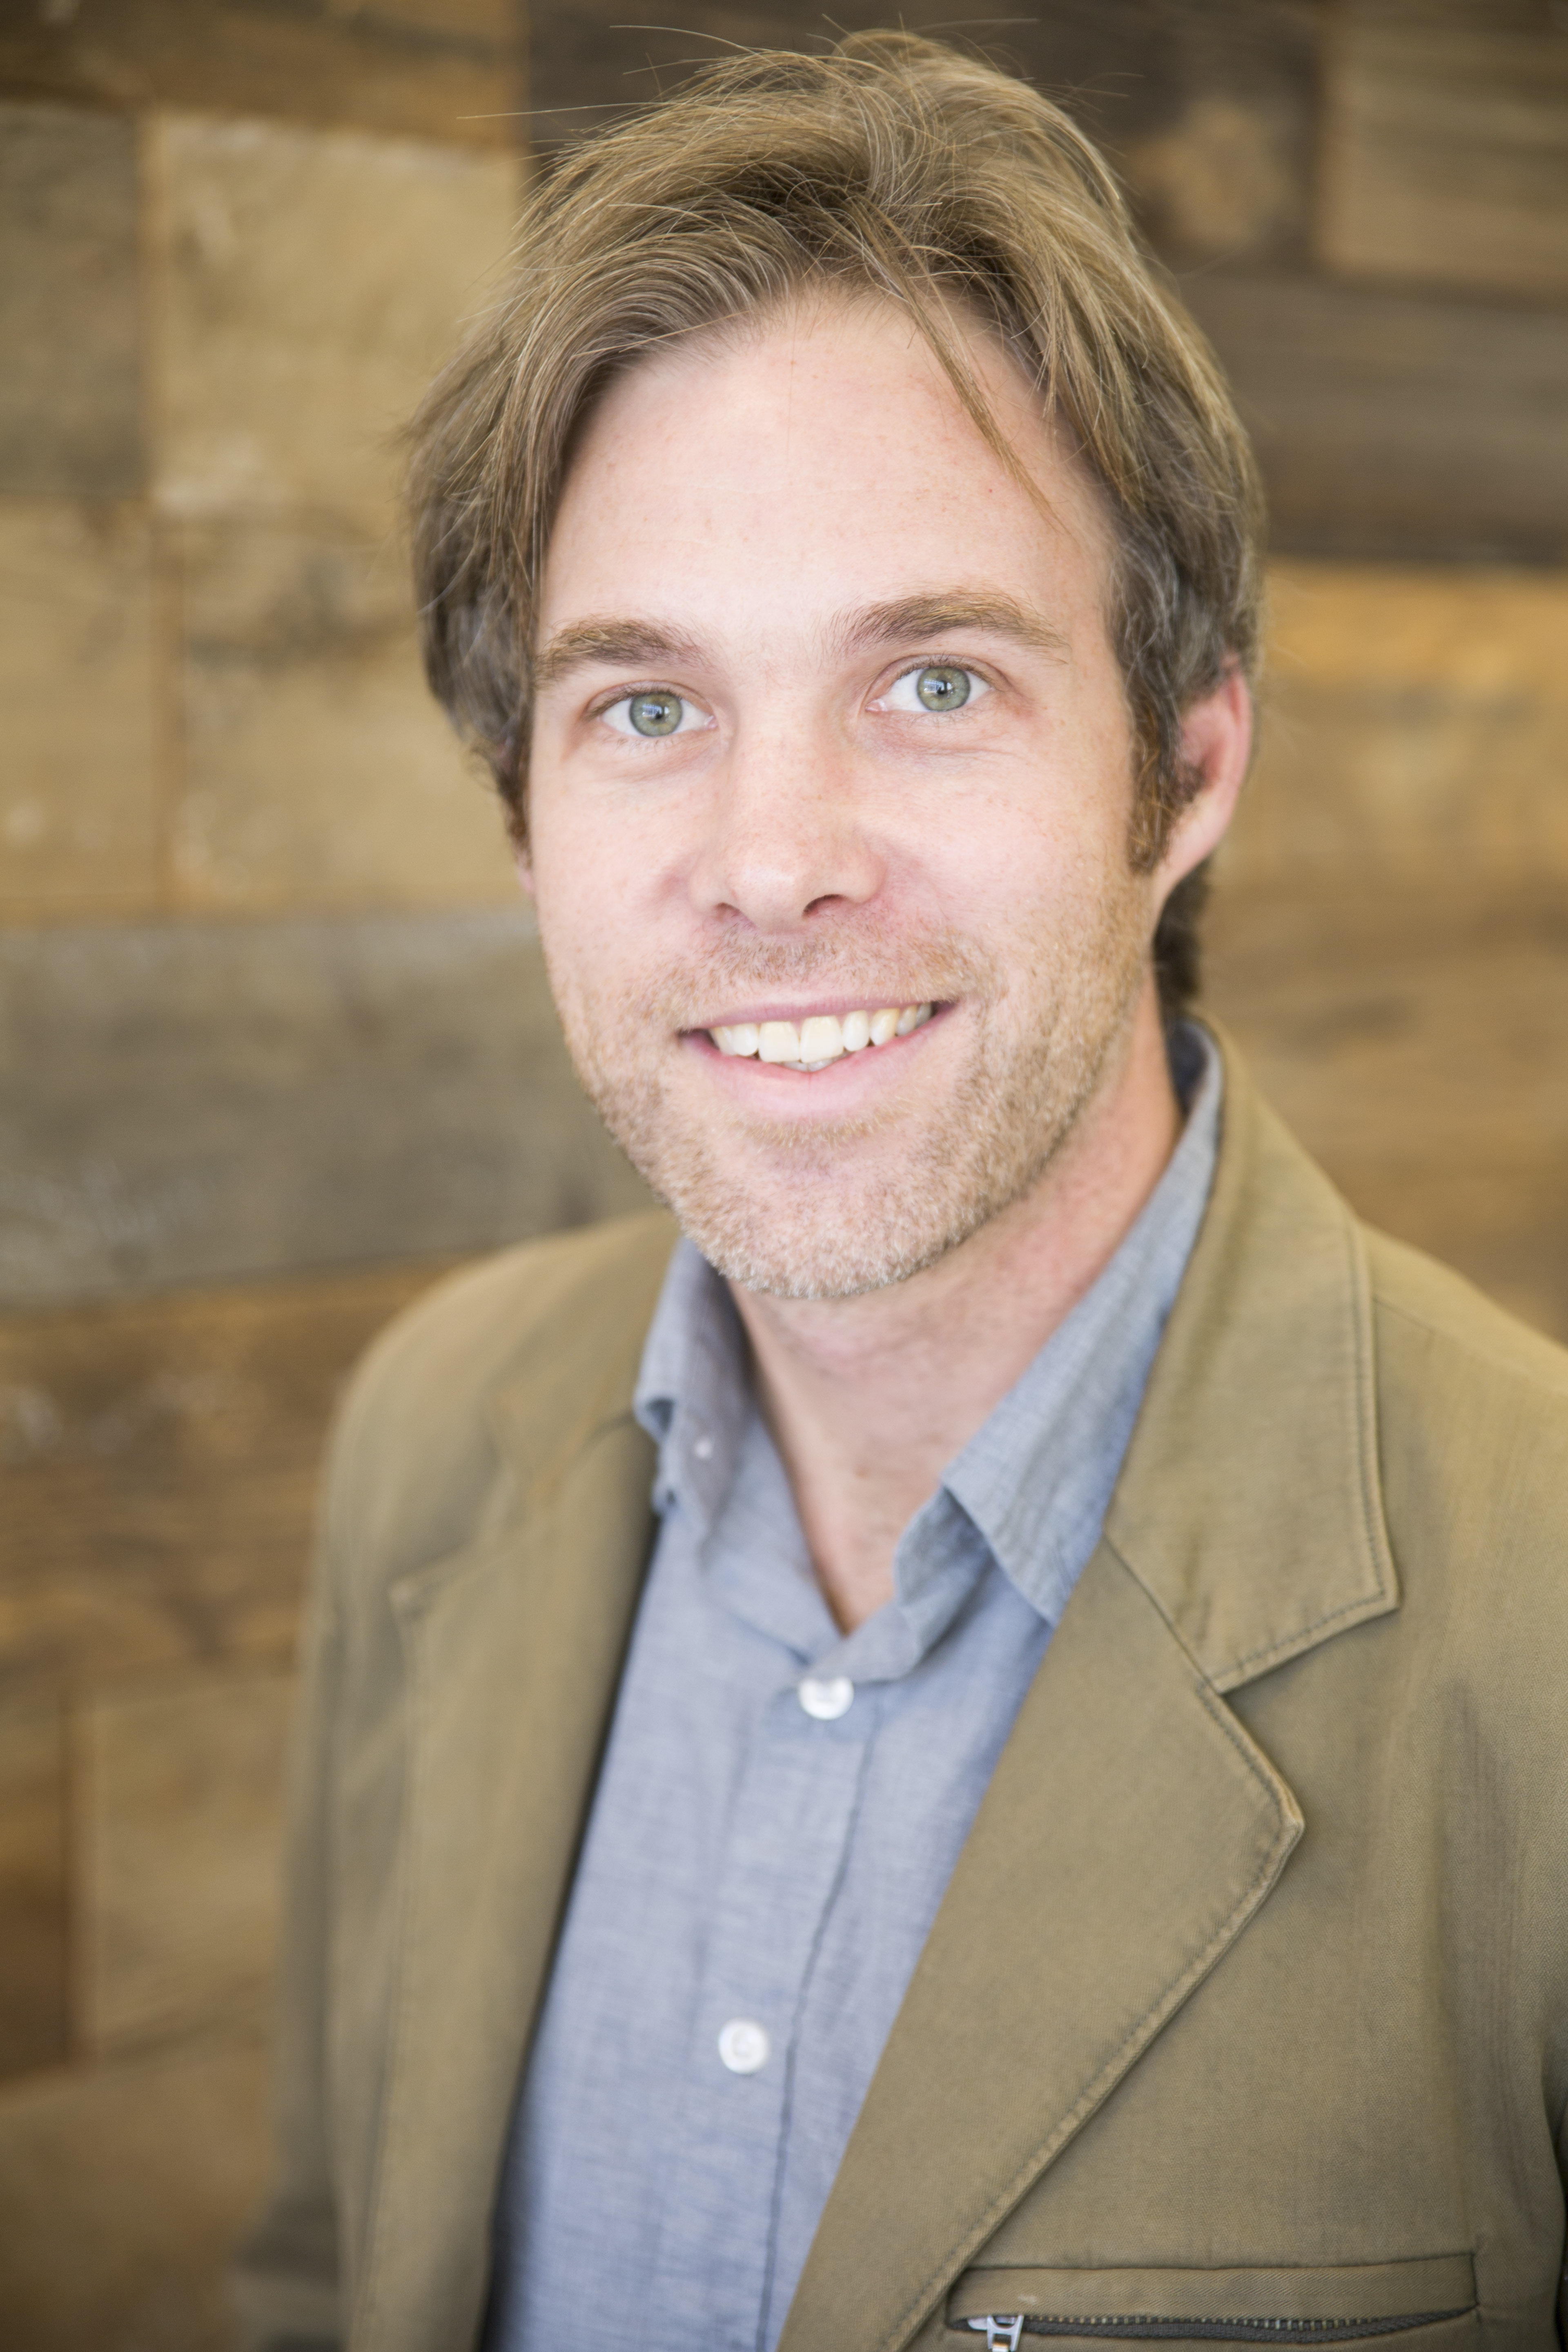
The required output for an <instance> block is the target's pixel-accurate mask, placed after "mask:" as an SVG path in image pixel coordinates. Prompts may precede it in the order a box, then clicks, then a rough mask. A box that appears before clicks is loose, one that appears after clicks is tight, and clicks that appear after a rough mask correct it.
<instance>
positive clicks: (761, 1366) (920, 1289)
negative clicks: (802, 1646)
mask: <svg viewBox="0 0 1568 2352" xmlns="http://www.w3.org/2000/svg"><path fill="white" fill-rule="evenodd" d="M1180 1129H1181V1113H1180V1110H1179V1108H1178V1106H1177V1103H1176V1098H1175V1093H1174V1090H1173V1087H1172V1085H1171V1076H1170V1070H1169V1066H1168V1065H1167V1062H1166V1058H1165V1050H1164V1040H1163V1034H1162V1029H1161V1024H1160V1017H1159V1008H1158V1003H1157V1001H1156V998H1155V993H1154V989H1153V985H1152V982H1150V983H1149V985H1148V986H1147V987H1146V988H1145V990H1144V992H1143V994H1142V997H1141V999H1140V1001H1139V1005H1138V1009H1137V1012H1136V1013H1135V1015H1134V1018H1133V1021H1132V1024H1131V1029H1130V1031H1129V1033H1128V1034H1127V1037H1126V1040H1125V1042H1124V1045H1123V1050H1122V1052H1121V1055H1120V1056H1119V1057H1118V1058H1117V1059H1116V1061H1115V1063H1114V1066H1112V1067H1111V1068H1110V1069H1109V1070H1108V1072H1107V1074H1106V1076H1105V1077H1104V1078H1103V1079H1102V1081H1101V1084H1100V1088H1099V1090H1098V1092H1097V1093H1096V1095H1095V1097H1094V1098H1093V1099H1092V1101H1091V1102H1090V1103H1089V1105H1088V1107H1087V1108H1085V1110H1084V1111H1083V1112H1082V1113H1081V1115H1080V1116H1079V1120H1078V1122H1077V1124H1076V1126H1075V1127H1074V1129H1073V1131H1072V1134H1071V1135H1070V1137H1069V1138H1068V1141H1067V1142H1066V1144H1065V1145H1064V1146H1063V1148H1062V1150H1060V1152H1058V1155H1057V1157H1056V1159H1055V1160H1053V1161H1052V1163H1051V1165H1050V1167H1049V1168H1048V1169H1047V1171H1046V1172H1045V1174H1044V1175H1043V1176H1042V1177H1041V1179H1040V1180H1039V1181H1038V1182H1037V1184H1036V1185H1035V1186H1034V1188H1033V1189H1032V1190H1031V1191H1030V1192H1028V1193H1027V1194H1026V1196H1025V1197H1024V1198H1023V1199H1022V1200H1020V1201H1017V1202H1014V1203H1013V1205H1012V1206H1011V1207H1010V1208H1008V1209H1006V1210H1005V1211H1004V1212H1003V1213H1001V1214H1000V1215H999V1216H996V1217H994V1218H992V1220H991V1221H990V1223H988V1224H986V1225H984V1226H983V1227H982V1229H981V1230H980V1232H979V1233H977V1234H973V1236H972V1237H971V1239H970V1240H968V1241H967V1242H965V1243H964V1244H963V1246H962V1247H961V1248H959V1249H956V1250H952V1251H950V1252H949V1254H948V1255H947V1256H946V1257H944V1258H942V1259H941V1260H940V1261H939V1262H938V1264H936V1265H932V1266H929V1267H927V1269H926V1270H925V1272H924V1273H922V1274H919V1275H916V1276H912V1277H911V1279H910V1280H909V1281H908V1282H902V1283H896V1284H892V1285H890V1286H889V1287H888V1288H887V1289H885V1290H877V1291H870V1292H868V1293H867V1294H866V1295H865V1296H863V1297H858V1298H845V1299H783V1298H771V1297H763V1296H762V1295H760V1294H758V1293H756V1292H753V1291H747V1290H742V1289H740V1288H738V1287H735V1286H731V1287H732V1290H733V1296H734V1299H735V1304H736V1307H737V1308H738V1310H739V1313H740V1316H741V1319H742V1323H743V1324H744V1326H745V1329H746V1333H747V1337H748V1339H750V1342H751V1346H752V1357H753V1362H754V1369H755V1377H756V1382H757V1391H758V1398H759V1402H760V1404H761V1408H762V1411H763V1415H764V1418H765V1419H766V1421H767V1423H768V1426H769V1428H770V1429H771V1431H772V1432H773V1438H774V1442H775V1443H776V1444H777V1445H778V1448H779V1452H780V1454H781V1455H782V1457H783V1460H784V1466H785V1468H786V1470H787V1471H788V1473H789V1477H790V1483H791V1485H792V1486H793V1487H794V1489H795V1502H796V1506H797V1507H798V1509H799V1512H800V1517H801V1524H802V1526H803V1528H805V1536H806V1540H807V1542H808V1543H809V1545H810V1547H811V1553H812V1558H813V1559H814V1561H815V1563H816V1572H817V1576H818V1578H819V1580H820V1581H821V1584H822V1588H823V1591H824V1592H825V1593H826V1598H827V1601H828V1603H829V1605H830V1606H831V1608H832V1610H833V1612H834V1614H835V1616H836V1617H837V1621H838V1622H839V1624H840V1625H841V1626H842V1627H844V1628H845V1629H846V1630H848V1629H849V1628H851V1627H853V1626H856V1625H858V1624H860V1623H861V1622H863V1621H864V1620H865V1619H866V1618H868V1617H869V1616H870V1615H871V1614H872V1613H873V1612H875V1611H876V1610H878V1609H879V1608H880V1607H881V1606H882V1604H883V1602H884V1601H888V1600H889V1599H890V1598H891V1595H892V1591H893V1554H894V1551H895V1550H896V1549H897V1547H898V1542H899V1538H900V1535H901V1534H902V1532H903V1530H904V1528H906V1526H907V1525H908V1524H909V1521H910V1518H912V1517H913V1516H914V1514H915V1512H916V1511H918V1510H919V1508H920V1507H921V1504H922V1503H924V1502H925V1501H927V1500H928V1498H929V1497H930V1496H931V1495H932V1494H933V1493H934V1492H935V1490H936V1487H937V1486H938V1484H939V1482H940V1480H941V1477H942V1472H943V1470H944V1469H945V1468H946V1466H947V1465H948V1464H949V1463H950V1462H951V1461H952V1459H953V1457H954V1455H955V1454H958V1453H960V1452H961V1451H962V1450H963V1446H964V1445H965V1444H967V1443H968V1441H969V1439H970V1438H971V1437H973V1434H974V1433H975V1431H976V1430H977V1429H979V1428H980V1426H981V1424H982V1423H984V1421H985V1420H986V1419H987V1418H988V1416H989V1415H990V1413H991V1412H992V1411H993V1409H994V1407H995V1406H996V1405H997V1404H998V1403H1000V1402H1001V1400H1002V1398H1003V1397H1004V1396H1005V1394H1006V1393H1007V1391H1008V1390H1009V1389H1010V1388H1011V1387H1012V1386H1013V1384H1014V1382H1015V1381H1016V1380H1017V1379H1018V1378H1019V1377H1020V1375H1021V1374H1022V1373H1023V1372H1024V1371H1025V1370H1026V1368H1027V1367H1028V1365H1029V1364H1030V1363H1031V1362H1032V1360H1034V1358H1035V1357H1036V1356H1037V1354H1038V1352H1039V1350H1040V1349H1041V1348H1042V1347H1043V1346H1044V1345H1045V1343H1046V1341H1047V1339H1049V1338H1050V1335H1051V1333H1052V1332H1053V1331H1054V1330H1055V1329H1056V1328H1057V1326H1058V1324H1059V1323H1060V1322H1061V1321H1062V1320H1063V1318H1065V1317H1066V1316H1067V1315H1068V1314H1069V1313H1070V1312H1071V1310H1072V1308H1073V1307H1075V1306H1076V1305H1077V1304H1078V1301H1079V1299H1080V1298H1081V1297H1083V1296H1084V1294H1085V1292H1086V1291H1088V1290H1089V1288H1090V1287H1091V1286H1092V1285H1093V1284H1094V1282H1095V1280H1096V1279H1097V1277H1098V1276H1100V1274H1101V1273H1102V1272H1103V1270H1104V1268H1105V1267H1106V1266H1107V1265H1109V1264H1110V1260H1111V1258H1112V1257H1113V1256H1114V1255H1115V1254H1116V1251H1117V1249H1118V1247H1119V1246H1120V1244H1121V1241H1122V1239H1123V1238H1124V1236H1125V1235H1126V1234H1127V1233H1128V1231H1129V1229H1130V1228H1131V1225H1132V1224H1133V1223H1134V1221H1135V1220H1136V1218H1137V1216H1138V1213H1139V1212H1140V1210H1141V1209H1142V1207H1143V1204H1144V1202H1146V1201H1147V1200H1148V1198H1149V1196H1150V1194H1151V1193H1152V1191H1153V1190H1154V1187H1155V1185H1156V1184H1157V1183H1158V1182H1159V1181H1160V1177H1161V1174H1162V1172H1163V1170H1164V1167H1165V1164H1166V1162H1167V1161H1168V1160H1169V1159H1170V1157H1171V1153H1172V1151H1173V1150H1174V1148H1175V1143H1176V1138H1177V1136H1178V1134H1179V1132H1180Z"/></svg>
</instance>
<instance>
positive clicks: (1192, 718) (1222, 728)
mask: <svg viewBox="0 0 1568 2352" xmlns="http://www.w3.org/2000/svg"><path fill="white" fill-rule="evenodd" d="M1252 725H1253V713H1252V695H1251V691H1250V689H1249V688H1248V687H1247V680H1246V679H1245V678H1244V677H1242V675H1241V673H1240V671H1239V670H1235V669H1233V670H1228V671H1227V672H1226V676H1225V677H1223V678H1222V679H1221V681H1220V683H1219V684H1218V686H1216V687H1215V688H1214V689H1213V691H1212V692H1211V693H1208V694H1205V695H1204V696H1203V697H1202V698H1201V699H1200V700H1198V701H1196V702H1194V703H1192V704H1190V705H1189V707H1188V709H1187V710H1186V712H1185V713H1184V717H1183V719H1182V761H1183V764H1184V767H1185V769H1186V771H1187V772H1188V774H1189V775H1195V776H1196V777H1197V779H1198V785H1197V790H1196V791H1195V792H1194V794H1193V796H1192V798H1191V799H1190V800H1189V801H1188V802H1187V803H1186V806H1185V807H1184V809H1183V810H1182V813H1181V814H1180V815H1179V816H1178V817H1177V819H1176V821H1175V823H1174V824H1173V826H1172V827H1171V835H1170V838H1169V840H1168V841H1167V842H1166V844H1165V851H1164V855H1163V857H1162V858H1161V860H1160V863H1159V866H1158V867H1157V868H1156V879H1157V881H1158V885H1159V890H1160V899H1161V904H1162V905H1163V903H1164V901H1165V899H1166V898H1169V897H1170V894H1171V892H1172V891H1173V889H1174V888H1175V887H1176V885H1177V883H1178V882H1180V881H1181V880H1182V878H1183V877H1184V875H1187V874H1190V873H1191V872H1192V870H1193V868H1194V866H1201V865H1202V864H1203V861H1204V859H1205V857H1207V856H1209V855H1210V853H1211V852H1212V851H1213V850H1215V849H1217V848H1218V846H1219V844H1220V842H1221V841H1222V840H1223V839H1224V837H1225V833H1226V827H1227V826H1228V825H1229V824H1230V821H1231V818H1232V817H1233V816H1234V815H1235V814H1236V803H1237V796H1238V795H1239V793H1240V791H1241V787H1242V782H1243V781H1244V779H1245V777H1246V775H1247V761H1249V760H1250V758H1251V756H1252Z"/></svg>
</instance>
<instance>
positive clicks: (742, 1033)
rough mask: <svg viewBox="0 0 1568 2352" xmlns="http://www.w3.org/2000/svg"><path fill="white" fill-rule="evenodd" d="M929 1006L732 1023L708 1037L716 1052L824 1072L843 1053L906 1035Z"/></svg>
mask: <svg viewBox="0 0 1568 2352" xmlns="http://www.w3.org/2000/svg"><path fill="white" fill-rule="evenodd" d="M933 1010H934V1007H933V1006H931V1005H930V1004H906V1005H904V1006H902V1007H901V1008H900V1006H899V1005H896V1004H893V1005H885V1006H883V1008H882V1009H881V1011H880V1012H878V1013H845V1015H844V1017H843V1019H842V1020H840V1019H839V1017H838V1015H837V1013H813V1014H812V1015H811V1016H810V1018H809V1019H808V1020H805V1021H802V1022H800V1023H798V1024H797V1023H795V1022H794V1021H736V1022H733V1023H731V1024H730V1026H729V1027H728V1028H724V1027H721V1028H717V1029H710V1031H709V1032H708V1034H709V1035H710V1037H711V1038H712V1040H713V1043H714V1044H715V1045H717V1046H718V1048H719V1051H720V1052H721V1054H742V1055H743V1054H754V1055H756V1056H757V1059H758V1060H759V1061H763V1062H784V1063H791V1064H793V1065H794V1066H795V1068H797V1069H802V1070H825V1069H826V1067H827V1065H828V1063H829V1062H837V1060H838V1058H839V1056H840V1055H843V1054H858V1052H859V1051H860V1049H861V1047H862V1046H863V1045H887V1044H888V1042H889V1039H890V1038H893V1037H907V1036H908V1035H909V1034H910V1030H911V1029H918V1028H919V1027H920V1026H921V1023H922V1022H924V1021H929V1020H930V1019H931V1013H932V1011H933Z"/></svg>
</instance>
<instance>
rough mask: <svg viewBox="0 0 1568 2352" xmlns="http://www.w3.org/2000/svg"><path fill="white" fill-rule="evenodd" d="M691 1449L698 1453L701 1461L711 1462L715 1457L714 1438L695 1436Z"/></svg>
mask: <svg viewBox="0 0 1568 2352" xmlns="http://www.w3.org/2000/svg"><path fill="white" fill-rule="evenodd" d="M691 1451H692V1452H693V1454H696V1456H697V1459H698V1460H699V1462H711V1460H712V1459H713V1440H712V1439H711V1438H710V1437H698V1438H694V1439H693V1440H692V1444H691Z"/></svg>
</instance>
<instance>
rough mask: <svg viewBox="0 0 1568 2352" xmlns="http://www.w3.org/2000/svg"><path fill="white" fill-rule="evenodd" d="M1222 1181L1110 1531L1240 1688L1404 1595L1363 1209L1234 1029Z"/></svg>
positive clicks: (1187, 1639) (1207, 1666) (1197, 1646)
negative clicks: (1253, 1067)
mask: <svg viewBox="0 0 1568 2352" xmlns="http://www.w3.org/2000/svg"><path fill="white" fill-rule="evenodd" d="M1220 1043H1221V1047H1222V1050H1223V1051H1224V1053H1225V1058H1226V1110H1225V1131H1224V1137H1223V1140H1222V1144H1221V1149H1220V1154H1219V1160H1218V1163H1217V1165H1216V1168H1215V1183H1214V1190H1213V1192H1212V1194H1211V1196H1210V1200H1209V1206H1208V1212H1207V1214H1206V1216H1205V1221H1204V1225H1203V1230H1202V1232H1201V1233H1200V1234H1199V1236H1198V1242H1197V1245H1196V1247H1195V1249H1194V1253H1193V1257H1192V1261H1191V1264H1190V1265H1189V1267H1188V1270H1187V1277H1186V1280H1185V1282H1184V1284H1183V1286H1182V1291H1181V1295H1180V1297H1178V1299H1177V1301H1176V1305H1175V1307H1174V1309H1173V1313H1172V1316H1171V1320H1170V1322H1169V1324H1168V1325H1167V1327H1166V1330H1165V1337H1164V1341H1163V1345H1162V1347H1161V1349H1160V1353H1159V1356H1158V1358H1157V1360H1156V1361H1155V1365H1154V1369H1153V1372H1152V1376H1151V1379H1150V1382H1149V1387H1148V1390H1147V1391H1146V1393H1145V1396H1144V1402H1143V1409H1142V1413H1141V1414H1140V1416H1139V1422H1138V1426H1137V1429H1136V1431H1135V1433H1134V1435H1133V1439H1132V1444H1131V1448H1130V1449H1129V1452H1128V1456H1127V1461H1126V1463H1125V1465H1124V1466H1123V1469H1122V1474H1121V1480H1120V1483H1119V1484H1118V1486H1117V1490H1116V1494H1115V1496H1114V1498H1113V1500H1112V1503H1111V1507H1110V1512H1109V1514H1108V1515H1107V1518H1106V1527H1105V1533H1106V1538H1107V1540H1108V1541H1109V1542H1110V1545H1111V1547H1112V1548H1113V1549H1114V1550H1115V1551H1116V1552H1117V1553H1118V1554H1119V1555H1120V1556H1121V1559H1123V1560H1125V1561H1126V1563H1127V1565H1128V1566H1129V1567H1130V1568H1131V1570H1132V1572H1133V1573H1134V1575H1135V1576H1137V1577H1138V1578H1139V1579H1140V1580H1141V1581H1142V1584H1143V1585H1144V1587H1145V1589H1146V1590H1147V1591H1148V1592H1149V1594H1150V1597H1151V1598H1152V1600H1153V1601H1155V1603H1156V1604H1157V1605H1158V1607H1159V1608H1160V1609H1161V1611H1162V1612H1163V1614H1164V1616H1165V1617H1166V1619H1167V1620H1168V1622H1169V1623H1170V1625H1171V1627H1172V1630H1173V1632H1174V1633H1175V1634H1176V1636H1177V1638H1178V1640H1180V1641H1181V1643H1183V1645H1184V1648H1185V1649H1186V1650H1187V1651H1188V1653H1189V1654H1190V1655H1191V1656H1192V1658H1193V1659H1194V1662H1195V1663H1196V1664H1198V1665H1199V1666H1200V1667H1201V1669H1202V1671H1203V1673H1204V1675H1205V1678H1206V1679H1207V1680H1208V1681H1209V1683H1211V1684H1212V1685H1213V1686H1214V1687H1215V1689H1216V1690H1221V1691H1228V1690H1235V1689H1237V1688H1238V1687H1239V1686H1240V1685H1242V1684H1244V1683H1247V1682H1249V1681H1251V1680H1252V1679H1253V1677H1254V1676H1255V1675H1261V1674H1267V1673H1268V1671H1269V1669H1270V1668H1271V1667H1273V1666H1278V1665H1282V1664H1284V1662H1285V1661H1286V1659H1288V1658H1293V1657H1296V1656H1298V1655H1299V1654H1300V1653H1301V1652H1302V1651H1304V1650H1309V1649H1311V1648H1312V1647H1313V1646H1314V1645H1315V1644H1316V1643H1319V1642H1321V1641H1323V1640H1325V1639H1327V1637H1328V1636H1329V1635H1330V1634H1331V1633H1339V1632H1342V1630H1343V1629H1344V1628H1346V1627H1348V1626H1351V1625H1356V1624H1360V1623H1362V1622H1363V1621H1364V1620H1365V1619H1367V1618H1371V1617H1378V1616H1381V1615H1383V1614H1384V1612H1385V1611H1387V1610H1389V1609H1392V1608H1394V1607H1395V1606H1396V1605H1397V1602H1398V1598H1399V1589H1398V1579H1397V1576H1396V1574H1395V1570H1394V1556H1393V1553H1392V1552H1391V1550H1390V1549H1389V1542H1388V1535H1387V1531H1386V1528H1385V1527H1384V1516H1383V1502H1382V1495H1381V1491H1380V1486H1379V1480H1378V1470H1377V1423H1376V1409H1375V1392H1374V1383H1373V1328H1372V1306H1371V1298H1370V1294H1369V1289H1368V1280H1367V1270H1366V1261H1365V1255H1364V1252H1363V1246H1362V1242H1361V1236H1360V1234H1359V1232H1358V1230H1357V1228H1356V1224H1355V1221H1354V1219H1353V1218H1352V1215H1351V1214H1350V1212H1349V1210H1348V1209H1347V1208H1346V1206H1345V1204H1344V1202H1343V1201H1342V1200H1341V1198H1340V1196H1339V1194H1338V1193H1337V1192H1335V1191H1334V1189H1333V1187H1332V1185H1331V1183H1330V1182H1329V1181H1328V1179H1327V1178H1326V1177H1325V1176H1324V1175H1323V1174H1322V1172H1321V1170H1320V1169H1318V1168H1317V1167H1316V1166H1315V1165H1314V1163H1313V1162H1312V1161H1311V1160H1309V1159H1308V1157H1307V1155H1306V1153H1305V1152H1304V1151H1303V1150H1301V1148H1300V1144H1298V1143H1297V1142H1296V1140H1295V1139H1294V1138H1293V1137H1292V1136H1291V1135H1290V1134H1289V1131H1288V1130H1287V1129H1285V1127H1284V1126H1283V1125H1282V1124H1281V1123H1280V1121H1279V1119H1278V1118H1276V1117H1275V1115H1274V1113H1273V1112H1272V1111H1271V1110H1270V1109H1269V1108H1268V1106H1267V1104H1266V1103H1265V1102H1264V1101H1263V1100H1262V1098H1261V1097H1260V1096H1259V1095H1258V1092H1257V1089H1256V1088H1255V1087H1254V1086H1253V1085H1252V1083H1251V1081H1250V1079H1249V1078H1248V1076H1247V1071H1246V1069H1245V1067H1244V1066H1243V1065H1242V1064H1241V1063H1240V1061H1239V1060H1238V1059H1237V1055H1236V1053H1235V1050H1234V1048H1232V1047H1231V1046H1230V1045H1228V1042H1227V1041H1226V1039H1225V1038H1224V1037H1223V1035H1222V1036H1221V1038H1220Z"/></svg>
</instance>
